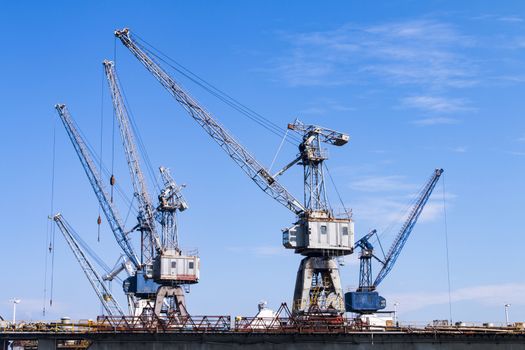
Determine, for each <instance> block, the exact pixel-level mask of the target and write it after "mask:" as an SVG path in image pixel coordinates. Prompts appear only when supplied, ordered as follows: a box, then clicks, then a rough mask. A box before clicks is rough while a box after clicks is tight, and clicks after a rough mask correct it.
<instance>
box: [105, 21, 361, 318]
mask: <svg viewBox="0 0 525 350" xmlns="http://www.w3.org/2000/svg"><path fill="white" fill-rule="evenodd" d="M115 35H116V36H117V37H118V38H119V39H120V41H121V42H122V43H123V44H124V46H126V47H127V48H128V49H129V50H130V51H131V53H132V54H133V55H134V56H135V57H136V58H137V59H138V60H139V61H140V62H141V63H142V64H143V65H144V66H145V67H146V69H147V70H148V71H149V72H150V73H151V74H152V75H153V76H154V77H155V78H156V79H157V80H158V81H159V82H160V83H161V85H162V86H164V88H166V89H167V90H168V92H169V93H170V94H171V95H172V96H173V97H174V98H175V100H176V101H177V102H179V104H180V105H181V106H182V107H183V108H184V109H185V110H186V111H187V112H188V114H189V115H190V117H192V118H193V119H194V120H195V121H196V122H197V123H198V124H199V125H200V126H201V127H202V128H203V129H204V131H205V132H206V133H207V134H208V135H209V136H210V137H211V138H212V139H213V140H214V141H215V142H217V144H218V145H219V146H220V147H221V148H222V149H223V150H224V151H225V152H226V153H227V154H228V156H229V157H230V158H231V159H232V160H233V161H234V162H235V163H236V164H237V165H238V166H239V167H240V168H241V170H243V171H244V172H245V173H246V174H247V175H248V177H250V178H251V179H252V181H253V182H255V184H256V185H257V186H258V187H259V188H261V189H262V190H263V191H264V192H265V193H266V194H268V195H269V196H271V197H272V198H274V199H275V200H276V201H277V202H279V203H280V204H282V205H284V206H285V207H286V208H288V209H289V210H291V211H292V212H293V213H294V214H295V215H296V218H297V220H296V222H295V223H294V225H293V226H292V227H290V228H288V229H285V230H284V231H283V245H284V246H285V248H288V249H294V250H295V252H296V253H298V254H302V255H304V256H305V258H303V260H302V261H301V264H300V267H299V270H298V273H297V279H296V285H295V292H294V301H293V307H292V309H293V312H294V314H305V313H309V312H311V311H315V312H320V313H323V314H325V313H326V314H335V315H341V314H343V313H344V312H345V307H344V300H343V292H342V287H341V281H340V277H339V269H338V264H337V262H336V260H335V257H338V256H343V255H348V254H351V253H352V252H353V246H354V225H353V221H352V218H351V216H350V215H349V213H345V215H343V216H341V217H336V216H335V215H334V213H333V211H332V209H331V208H330V207H329V205H328V201H327V197H326V190H325V183H324V173H323V162H324V161H325V160H326V159H327V155H326V152H324V150H323V149H322V144H330V145H334V146H343V145H345V144H346V143H347V142H348V140H349V136H348V135H346V134H343V133H340V132H337V131H334V130H330V129H326V128H322V127H319V126H315V125H305V124H303V123H301V122H299V121H296V122H294V123H292V124H289V125H288V128H289V129H290V130H292V131H294V132H297V133H299V134H300V135H301V136H302V142H301V143H300V145H299V155H298V156H297V158H295V159H294V160H293V161H292V162H291V163H289V164H288V165H286V166H285V167H284V168H283V169H282V170H280V171H279V172H278V173H276V174H275V175H273V176H272V175H271V174H270V172H269V171H268V169H267V168H265V167H264V166H263V165H261V163H260V162H259V161H257V159H256V158H255V157H254V156H252V155H251V154H250V152H248V150H247V149H246V148H245V147H244V146H243V145H241V144H240V143H239V142H238V141H237V140H236V139H235V138H234V137H233V136H232V135H231V134H230V133H229V132H228V131H227V130H226V129H225V128H224V127H223V126H222V125H221V124H220V123H219V122H218V121H217V120H216V119H215V118H214V117H213V116H212V115H211V114H210V113H209V112H208V111H206V109H205V108H204V107H202V105H201V104H200V103H198V102H197V100H195V99H194V98H193V97H192V96H191V95H190V94H189V93H188V92H186V90H185V89H184V88H182V86H181V85H180V84H179V83H177V81H176V80H175V79H174V78H173V77H171V76H170V75H169V74H167V73H166V72H165V70H164V69H163V68H162V67H161V66H159V65H158V64H157V63H156V62H155V61H154V60H153V59H152V58H151V57H150V55H148V53H147V49H145V48H144V47H143V46H142V45H141V44H139V43H138V42H137V41H135V40H134V39H133V37H132V36H131V33H130V31H129V30H128V29H124V30H117V31H116V32H115ZM295 164H299V165H302V166H303V168H304V203H300V202H299V201H298V200H297V199H296V198H295V197H294V196H293V195H292V194H291V193H290V192H288V190H287V189H286V188H285V187H284V186H282V185H281V184H280V183H279V182H278V181H277V178H278V176H280V175H282V174H283V173H284V172H285V171H286V170H288V169H289V168H290V167H292V166H293V165H295Z"/></svg>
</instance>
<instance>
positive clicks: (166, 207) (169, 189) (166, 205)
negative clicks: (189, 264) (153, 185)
mask: <svg viewBox="0 0 525 350" xmlns="http://www.w3.org/2000/svg"><path fill="white" fill-rule="evenodd" d="M159 171H160V174H161V176H162V180H163V182H164V189H163V190H162V191H161V193H160V194H159V206H158V207H157V213H158V216H159V218H158V220H159V221H160V223H161V226H162V236H161V237H162V246H163V247H164V248H165V249H166V250H179V238H178V230H177V216H176V211H177V210H178V211H184V210H186V209H188V203H187V202H186V200H185V199H184V197H183V196H182V192H181V187H179V186H178V185H177V183H176V182H175V180H174V179H173V178H172V177H171V174H170V171H169V169H167V168H164V167H160V168H159Z"/></svg>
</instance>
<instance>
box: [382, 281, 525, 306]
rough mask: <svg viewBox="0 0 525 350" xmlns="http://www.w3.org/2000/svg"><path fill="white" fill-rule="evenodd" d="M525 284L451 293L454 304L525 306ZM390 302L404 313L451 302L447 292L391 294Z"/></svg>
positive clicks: (478, 288)
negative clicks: (394, 302)
mask: <svg viewBox="0 0 525 350" xmlns="http://www.w3.org/2000/svg"><path fill="white" fill-rule="evenodd" d="M523 295H525V283H507V284H489V285H480V286H472V287H465V288H459V289H456V290H454V291H452V293H451V300H452V302H461V301H474V302H478V303H480V304H482V305H486V306H496V305H501V304H503V303H511V304H514V305H525V299H524V298H523ZM389 299H390V300H396V301H398V302H399V303H400V304H401V305H403V311H415V310H420V309H424V308H426V307H428V306H431V305H445V304H448V302H449V296H448V293H447V292H435V291H426V292H414V293H400V294H391V295H390V296H389Z"/></svg>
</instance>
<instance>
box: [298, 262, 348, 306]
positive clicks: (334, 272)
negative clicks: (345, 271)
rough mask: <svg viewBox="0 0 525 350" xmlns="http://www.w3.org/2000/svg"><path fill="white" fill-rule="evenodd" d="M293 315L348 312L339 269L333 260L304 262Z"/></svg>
mask: <svg viewBox="0 0 525 350" xmlns="http://www.w3.org/2000/svg"><path fill="white" fill-rule="evenodd" d="M292 312H293V313H294V314H295V315H301V314H306V313H309V312H313V313H321V314H330V315H341V314H343V313H344V312H345V305H344V299H343V289H342V287H341V279H340V277H339V267H338V264H337V261H336V260H335V259H334V258H333V257H306V258H304V259H303V260H301V265H300V266H299V270H298V271H297V279H296V281H295V292H294V303H293V308H292Z"/></svg>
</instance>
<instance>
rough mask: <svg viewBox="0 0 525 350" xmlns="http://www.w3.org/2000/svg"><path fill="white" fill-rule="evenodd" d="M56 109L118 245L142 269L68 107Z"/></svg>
mask: <svg viewBox="0 0 525 350" xmlns="http://www.w3.org/2000/svg"><path fill="white" fill-rule="evenodd" d="M55 108H56V110H57V112H58V115H59V116H60V119H61V120H62V123H63V124H64V127H65V129H66V132H67V134H68V136H69V139H70V141H71V143H72V144H73V148H74V149H75V151H76V153H77V156H78V158H79V160H80V163H81V164H82V167H83V168H84V172H85V173H86V175H87V177H88V179H89V182H90V184H91V187H92V188H93V191H94V192H95V195H96V196H97V199H98V201H99V203H100V206H101V207H102V211H103V212H104V215H105V216H106V219H107V220H108V223H109V225H110V227H111V231H112V232H113V235H114V236H115V239H116V241H117V243H118V245H119V246H120V247H121V248H122V250H123V251H124V253H125V254H126V255H127V257H128V258H129V259H130V261H131V262H132V263H133V265H135V267H136V268H140V266H141V265H140V262H139V259H138V258H137V255H136V254H135V253H134V250H133V247H132V246H131V242H129V240H128V238H127V237H126V233H125V230H124V226H123V225H122V220H121V219H120V216H119V215H118V211H117V209H116V208H115V207H114V205H113V204H112V203H111V201H110V197H109V195H108V194H107V192H106V191H105V188H104V185H103V181H102V179H101V177H100V174H99V172H98V171H97V167H96V166H95V163H94V162H93V160H92V159H91V155H90V153H89V151H88V149H87V147H86V144H85V142H84V140H83V139H82V137H81V136H80V133H79V132H78V130H77V128H76V127H75V124H74V122H73V119H72V118H71V115H70V114H69V111H68V110H67V107H66V106H65V105H63V104H57V105H56V106H55Z"/></svg>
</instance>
